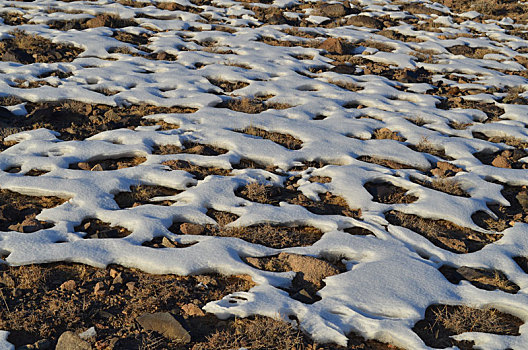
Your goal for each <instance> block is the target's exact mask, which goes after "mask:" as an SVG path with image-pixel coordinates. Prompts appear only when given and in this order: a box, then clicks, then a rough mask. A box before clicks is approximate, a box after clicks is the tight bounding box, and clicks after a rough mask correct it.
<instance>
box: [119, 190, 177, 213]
mask: <svg viewBox="0 0 528 350" xmlns="http://www.w3.org/2000/svg"><path fill="white" fill-rule="evenodd" d="M180 192H182V191H178V190H175V189H172V188H168V187H163V186H152V185H138V186H131V187H130V192H119V193H117V194H116V195H115V196H114V200H115V201H116V202H117V205H119V208H121V209H123V208H131V207H136V206H138V205H143V204H156V205H171V204H172V203H173V202H172V201H168V200H164V201H157V202H151V201H150V200H151V199H152V198H154V197H165V196H174V195H176V194H178V193H180Z"/></svg>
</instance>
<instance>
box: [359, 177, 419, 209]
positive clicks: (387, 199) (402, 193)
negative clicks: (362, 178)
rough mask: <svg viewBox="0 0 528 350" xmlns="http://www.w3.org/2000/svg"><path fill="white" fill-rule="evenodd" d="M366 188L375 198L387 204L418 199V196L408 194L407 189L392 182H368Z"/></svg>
mask: <svg viewBox="0 0 528 350" xmlns="http://www.w3.org/2000/svg"><path fill="white" fill-rule="evenodd" d="M364 186H365V188H366V190H367V191H368V192H369V193H370V194H371V195H372V197H373V200H374V201H375V202H378V203H385V204H402V203H405V204H408V203H413V202H416V201H417V200H418V197H415V196H413V195H406V193H407V190H406V189H405V188H402V187H398V186H395V185H393V184H391V183H390V182H367V183H366V184H365V185H364Z"/></svg>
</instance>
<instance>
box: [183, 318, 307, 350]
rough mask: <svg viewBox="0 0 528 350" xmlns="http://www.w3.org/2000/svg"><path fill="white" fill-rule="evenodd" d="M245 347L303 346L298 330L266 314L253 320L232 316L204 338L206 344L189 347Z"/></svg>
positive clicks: (253, 349)
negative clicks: (228, 321)
mask: <svg viewBox="0 0 528 350" xmlns="http://www.w3.org/2000/svg"><path fill="white" fill-rule="evenodd" d="M239 348H246V349H248V350H265V349H277V350H278V349H285V350H286V349H287V350H301V349H307V348H306V347H305V343H304V341H303V336H302V333H301V332H300V331H299V330H297V329H295V328H293V327H292V326H291V325H290V324H288V323H285V322H283V321H277V320H274V319H272V318H269V317H261V316H257V317H255V318H253V319H235V320H234V321H233V322H231V323H230V325H229V327H228V328H227V329H225V330H222V331H217V332H215V333H214V334H212V335H211V336H209V337H208V338H207V343H206V344H203V345H200V346H197V347H195V348H193V350H202V349H203V350H205V349H218V350H229V349H239Z"/></svg>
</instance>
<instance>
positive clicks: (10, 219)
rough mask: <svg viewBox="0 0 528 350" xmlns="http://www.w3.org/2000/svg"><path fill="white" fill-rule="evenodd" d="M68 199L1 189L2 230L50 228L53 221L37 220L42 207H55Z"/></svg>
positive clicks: (0, 219) (0, 229)
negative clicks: (29, 194) (27, 194)
mask: <svg viewBox="0 0 528 350" xmlns="http://www.w3.org/2000/svg"><path fill="white" fill-rule="evenodd" d="M66 201H67V199H64V198H58V197H51V196H49V197H46V196H26V195H23V194H20V193H17V192H12V191H9V190H4V189H0V231H18V232H22V233H30V232H35V231H38V230H41V229H44V228H50V227H52V226H53V224H52V223H49V222H45V221H41V220H37V219H36V218H35V217H36V216H37V215H38V214H40V212H41V211H42V209H48V208H53V207H56V206H58V205H61V204H62V203H64V202H66Z"/></svg>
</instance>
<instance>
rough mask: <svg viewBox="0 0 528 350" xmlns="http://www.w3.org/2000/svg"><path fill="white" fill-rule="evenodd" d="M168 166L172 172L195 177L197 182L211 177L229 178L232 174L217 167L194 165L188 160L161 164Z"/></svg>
mask: <svg viewBox="0 0 528 350" xmlns="http://www.w3.org/2000/svg"><path fill="white" fill-rule="evenodd" d="M161 164H163V165H167V166H168V167H170V168H171V170H183V171H186V172H188V173H190V174H191V175H193V176H194V177H195V178H196V179H197V180H203V179H205V178H206V177H207V176H209V175H219V176H227V175H229V173H230V172H231V170H229V169H221V168H216V167H202V166H199V165H196V164H192V163H190V162H188V161H186V160H168V161H166V162H163V163H161Z"/></svg>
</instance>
